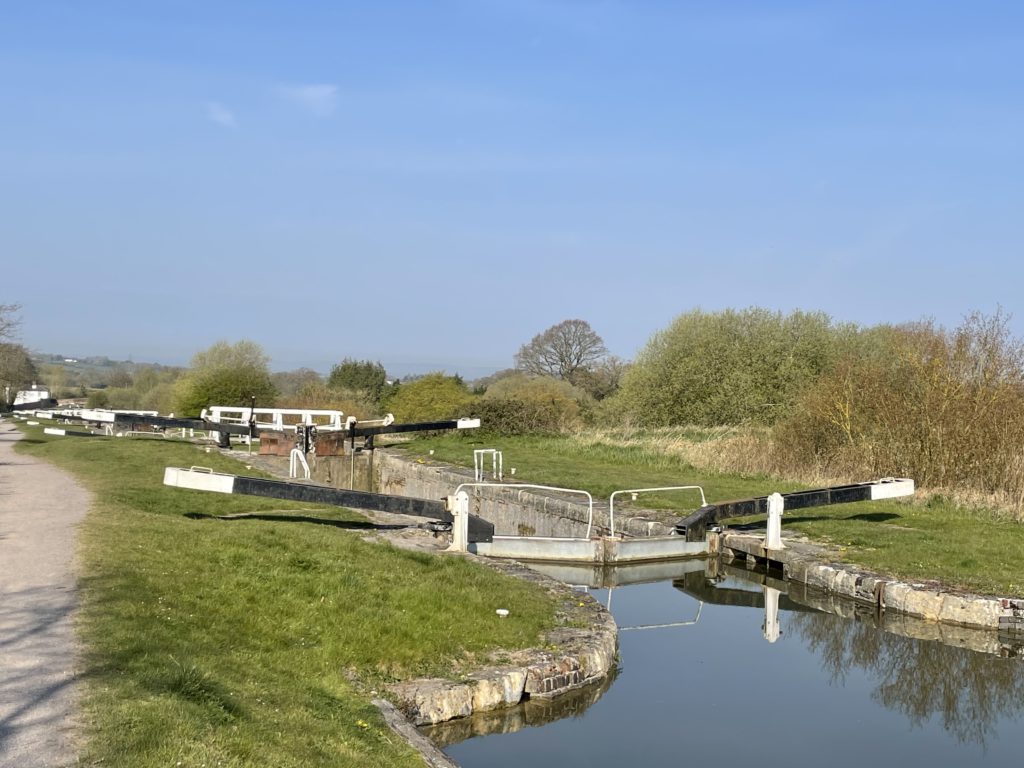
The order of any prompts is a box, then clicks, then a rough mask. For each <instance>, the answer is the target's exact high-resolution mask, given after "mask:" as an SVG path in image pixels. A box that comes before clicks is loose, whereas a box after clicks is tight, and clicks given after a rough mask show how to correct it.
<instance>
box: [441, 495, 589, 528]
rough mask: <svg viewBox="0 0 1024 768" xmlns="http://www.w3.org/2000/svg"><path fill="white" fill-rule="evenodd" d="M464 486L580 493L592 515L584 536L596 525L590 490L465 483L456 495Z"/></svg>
mask: <svg viewBox="0 0 1024 768" xmlns="http://www.w3.org/2000/svg"><path fill="white" fill-rule="evenodd" d="M463 488H501V489H502V490H509V489H519V488H533V489H535V490H539V491H557V492H561V493H578V494H580V495H581V496H586V497H587V504H588V507H589V510H590V517H589V519H588V520H587V535H586V536H585V537H584V538H587V539H589V538H590V531H591V529H592V528H593V527H594V497H593V496H591V495H590V493H589V492H588V491H580V490H577V489H575V488H557V487H555V486H552V485H529V484H525V483H523V484H520V483H515V484H504V483H503V484H497V483H463V484H462V485H460V486H459V487H458V488H456V489H455V495H458V493H459V491H461V490H462V489H463Z"/></svg>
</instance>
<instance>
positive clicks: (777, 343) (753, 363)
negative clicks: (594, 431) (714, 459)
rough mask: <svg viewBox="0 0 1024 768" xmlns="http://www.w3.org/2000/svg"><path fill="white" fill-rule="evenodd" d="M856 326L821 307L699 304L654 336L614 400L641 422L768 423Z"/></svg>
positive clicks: (824, 368)
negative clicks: (704, 307)
mask: <svg viewBox="0 0 1024 768" xmlns="http://www.w3.org/2000/svg"><path fill="white" fill-rule="evenodd" d="M853 333H854V329H853V327H852V326H836V325H834V324H833V323H832V321H831V320H830V318H829V317H828V316H827V315H825V314H823V313H820V312H812V313H805V312H799V311H797V312H793V313H791V314H789V315H783V314H782V313H781V312H771V311H769V310H766V309H759V308H751V309H746V310H742V311H735V310H725V311H723V312H716V313H707V312H703V311H701V310H699V309H698V310H694V311H692V312H688V313H686V314H684V315H681V316H680V317H678V318H677V319H676V320H675V322H673V323H672V325H671V326H670V327H669V328H667V329H666V330H663V331H659V332H658V333H656V334H655V335H654V336H653V337H652V338H651V340H650V341H649V342H648V343H647V346H646V347H645V348H644V349H643V350H642V351H641V352H640V354H639V355H638V357H637V360H636V362H635V363H634V365H633V366H632V367H631V368H630V369H629V370H628V371H626V373H625V375H624V377H623V381H622V388H621V391H620V395H619V397H617V399H616V403H617V404H618V405H619V406H620V407H621V408H622V409H623V412H624V415H625V416H627V417H630V418H632V420H633V421H635V422H636V423H638V424H643V425H651V426H678V425H687V424H697V425H704V426H717V425H726V424H741V423H761V424H771V423H773V422H775V421H776V420H777V419H778V418H780V417H781V416H783V415H785V414H786V413H788V412H789V411H790V409H791V408H792V406H793V403H794V401H795V399H796V397H797V395H798V394H799V393H800V392H801V391H802V390H803V389H804V388H805V387H806V386H807V384H809V383H811V382H813V381H815V380H816V379H817V378H818V377H819V376H821V375H822V374H823V373H824V372H825V371H828V370H831V368H832V366H833V364H834V362H835V359H836V357H837V354H838V350H839V348H840V346H841V344H842V343H843V341H844V339H846V338H847V337H849V336H851V335H853Z"/></svg>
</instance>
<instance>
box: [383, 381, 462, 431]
mask: <svg viewBox="0 0 1024 768" xmlns="http://www.w3.org/2000/svg"><path fill="white" fill-rule="evenodd" d="M475 399H476V398H474V396H473V394H472V393H471V392H470V391H469V390H468V389H467V388H466V385H465V383H464V382H463V381H462V378H461V377H459V376H448V375H446V374H444V373H440V372H438V373H428V374H426V375H425V376H421V377H419V378H417V379H414V380H413V381H410V382H406V383H404V384H402V385H401V386H399V387H398V388H397V389H396V390H395V392H394V394H393V395H391V397H389V398H388V399H387V402H386V403H385V407H386V408H387V410H389V411H390V412H391V413H393V414H394V415H395V419H396V420H397V421H402V422H405V421H440V420H443V419H454V418H458V417H460V416H466V415H468V411H469V410H470V408H471V407H472V406H473V403H474V401H475Z"/></svg>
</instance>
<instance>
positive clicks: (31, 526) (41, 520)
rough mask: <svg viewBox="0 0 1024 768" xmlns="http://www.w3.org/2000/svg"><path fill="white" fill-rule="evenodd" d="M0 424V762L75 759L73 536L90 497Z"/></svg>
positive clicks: (21, 767)
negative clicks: (19, 447) (23, 448)
mask: <svg viewBox="0 0 1024 768" xmlns="http://www.w3.org/2000/svg"><path fill="white" fill-rule="evenodd" d="M20 438H21V433H20V432H19V431H17V430H16V429H15V428H14V427H13V426H12V425H11V424H10V423H9V422H0V766H2V767H3V768H37V766H38V767H39V768H44V767H45V768H54V767H55V766H67V765H71V764H73V763H74V762H75V758H76V754H75V753H76V749H75V746H76V731H75V726H76V714H75V713H76V700H77V697H76V689H77V678H76V662H77V659H78V653H77V644H76V642H77V641H76V637H75V633H74V617H75V609H76V605H77V591H76V581H75V557H74V554H75V536H76V533H77V525H78V523H79V522H80V521H81V520H82V518H83V517H84V516H85V513H86V511H87V510H88V508H89V503H90V498H89V494H88V493H87V492H86V491H85V490H84V489H83V488H82V487H81V486H80V485H78V483H76V482H75V481H74V480H73V479H72V478H71V477H70V476H68V475H66V474H65V473H63V472H61V471H60V470H58V469H56V468H55V467H53V466H51V465H49V464H46V463H44V462H41V461H37V460H35V459H33V458H30V457H27V456H23V455H20V454H17V453H15V452H14V443H15V442H17V440H19V439H20Z"/></svg>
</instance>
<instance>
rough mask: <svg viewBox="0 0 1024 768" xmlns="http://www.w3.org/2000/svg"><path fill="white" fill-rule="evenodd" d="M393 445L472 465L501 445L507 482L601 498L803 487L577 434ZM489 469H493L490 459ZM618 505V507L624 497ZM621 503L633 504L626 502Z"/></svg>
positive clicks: (680, 506)
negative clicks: (482, 452) (479, 453)
mask: <svg viewBox="0 0 1024 768" xmlns="http://www.w3.org/2000/svg"><path fill="white" fill-rule="evenodd" d="M393 447H394V448H397V449H399V450H405V451H408V452H410V453H414V454H416V455H427V454H428V453H429V451H431V450H433V451H434V454H433V457H432V458H433V459H435V460H438V461H442V462H447V463H451V464H456V465H460V466H468V467H472V466H473V450H474V449H475V448H498V449H500V450H501V451H502V453H503V459H504V465H505V479H506V480H512V479H515V480H516V481H521V482H532V483H538V484H541V485H553V486H558V487H561V488H576V489H579V490H584V491H590V492H591V493H592V494H594V496H595V498H601V499H607V498H608V497H609V495H611V493H612V492H613V491H617V490H621V489H625V488H652V487H664V486H676V485H700V486H702V487H703V488H704V493H705V495H706V496H707V499H708V501H716V500H717V501H723V500H726V499H737V498H747V497H749V496H757V495H762V494H764V493H766V492H771V491H781V492H785V491H791V490H796V489H797V488H800V487H801V486H800V485H798V484H797V483H778V482H773V481H768V480H767V479H765V478H763V477H756V476H752V477H741V476H738V475H725V474H717V473H713V472H706V471H701V470H697V469H695V468H694V467H693V466H691V465H690V464H687V463H686V462H685V461H683V460H682V459H680V458H679V457H678V456H673V455H669V454H665V453H659V452H657V451H653V450H650V449H647V448H640V447H637V446H618V445H612V444H603V443H602V444H596V445H595V444H584V443H582V442H580V441H578V440H575V439H573V438H572V437H529V436H516V437H498V438H488V437H486V436H481V435H472V436H464V435H436V436H432V437H423V438H417V439H415V440H412V441H409V442H405V443H399V444H397V445H395V446H393ZM511 467H515V468H516V474H515V477H514V478H512V477H511V476H510V474H509V470H510V468H511ZM486 469H487V470H488V471H490V460H489V459H488V463H487V466H486ZM766 489H767V490H766ZM615 503H616V508H618V505H619V504H620V500H619V497H616V501H615ZM621 503H622V504H623V505H624V506H629V504H628V502H626V501H623V502H621ZM637 505H641V506H643V507H645V508H648V509H656V510H657V509H661V510H666V511H667V512H672V513H673V514H677V513H682V512H685V511H690V510H694V509H696V508H697V507H699V506H700V496H699V494H697V493H695V492H669V493H664V494H658V493H651V494H645V495H643V496H641V497H640V498H639V499H638V500H637Z"/></svg>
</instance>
